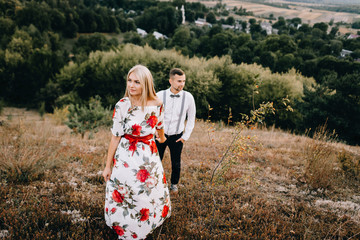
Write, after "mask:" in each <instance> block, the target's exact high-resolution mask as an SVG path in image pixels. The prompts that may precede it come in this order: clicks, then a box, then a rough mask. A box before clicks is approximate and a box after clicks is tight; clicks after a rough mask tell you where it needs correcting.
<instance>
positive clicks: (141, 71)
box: [103, 65, 196, 239]
mask: <svg viewBox="0 0 360 240" xmlns="http://www.w3.org/2000/svg"><path fill="white" fill-rule="evenodd" d="M169 75H170V76H169V82H170V88H168V89H166V90H162V91H160V92H158V93H156V92H155V89H154V83H153V77H152V75H151V73H150V71H149V69H148V68H146V67H145V66H143V65H136V66H134V67H133V68H131V69H130V71H129V72H128V75H127V79H126V80H127V84H126V91H125V96H124V98H122V99H120V100H119V101H118V102H117V103H116V105H115V109H114V113H113V126H112V128H111V132H112V136H111V140H110V144H109V148H108V153H107V159H106V166H105V169H104V171H103V177H104V179H105V181H106V191H105V192H106V196H105V220H106V224H107V225H108V226H109V227H111V228H113V229H114V230H115V231H116V233H117V234H118V237H119V239H145V238H146V236H147V235H148V234H149V233H151V232H152V231H153V230H154V229H155V228H156V227H158V226H160V225H161V224H162V223H163V222H164V220H165V219H166V218H168V217H169V216H170V212H171V204H170V193H169V189H168V183H167V181H166V177H165V172H164V169H163V166H162V164H161V160H162V159H163V156H164V151H165V149H166V147H167V146H168V147H169V149H170V156H171V167H172V171H171V185H170V192H174V193H177V191H178V183H179V178H180V169H181V151H182V148H183V144H184V142H185V141H186V140H188V139H189V137H190V134H191V132H192V130H193V128H194V125H195V114H196V108H195V101H194V98H193V96H192V95H191V93H189V92H187V91H184V90H183V88H184V86H185V81H186V76H185V73H184V72H183V71H182V70H181V69H179V68H174V69H172V70H170V74H169ZM186 118H187V122H186V126H185V120H186ZM112 163H113V166H112V167H111V165H112Z"/></svg>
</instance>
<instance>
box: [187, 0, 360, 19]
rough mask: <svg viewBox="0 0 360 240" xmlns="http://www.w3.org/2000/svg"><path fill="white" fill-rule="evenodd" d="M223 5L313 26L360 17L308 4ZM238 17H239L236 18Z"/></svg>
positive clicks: (234, 1) (230, 0) (232, 1)
mask: <svg viewBox="0 0 360 240" xmlns="http://www.w3.org/2000/svg"><path fill="white" fill-rule="evenodd" d="M189 2H201V3H202V4H204V5H206V6H208V7H213V6H215V4H217V3H218V2H217V1H198V0H189ZM222 3H223V4H226V6H227V7H228V8H230V9H233V8H234V7H238V8H240V7H242V8H245V9H246V10H247V11H250V12H253V13H254V15H255V16H256V17H265V18H267V17H269V15H270V14H273V16H274V17H275V18H278V17H279V16H282V17H284V18H285V19H292V18H296V17H299V18H301V19H302V22H303V23H308V24H314V23H317V22H327V23H328V22H330V20H332V19H333V20H334V22H348V23H352V22H353V20H354V19H359V18H360V15H358V14H352V13H344V12H330V11H324V10H317V9H311V8H310V7H309V5H310V4H305V3H291V5H290V9H286V8H278V7H272V6H268V5H263V4H258V3H251V2H246V1H241V0H223V1H222ZM272 3H285V4H288V5H289V4H290V3H289V2H284V1H281V0H274V1H272ZM238 17H239V16H238Z"/></svg>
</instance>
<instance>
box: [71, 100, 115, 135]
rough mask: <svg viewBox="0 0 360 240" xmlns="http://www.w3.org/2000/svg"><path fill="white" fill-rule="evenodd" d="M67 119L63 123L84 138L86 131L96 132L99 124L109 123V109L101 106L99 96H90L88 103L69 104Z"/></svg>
mask: <svg viewBox="0 0 360 240" xmlns="http://www.w3.org/2000/svg"><path fill="white" fill-rule="evenodd" d="M68 110H69V114H68V121H67V122H65V124H66V125H67V126H68V127H69V128H70V129H71V130H72V131H73V133H75V134H81V137H82V138H84V135H85V133H86V132H88V131H89V132H90V135H89V138H91V136H92V133H93V132H97V131H98V128H99V127H100V126H110V125H111V111H110V110H109V109H105V108H103V107H102V106H101V98H100V97H99V96H95V97H94V98H90V100H89V104H88V105H79V104H75V105H74V104H70V106H69V108H68Z"/></svg>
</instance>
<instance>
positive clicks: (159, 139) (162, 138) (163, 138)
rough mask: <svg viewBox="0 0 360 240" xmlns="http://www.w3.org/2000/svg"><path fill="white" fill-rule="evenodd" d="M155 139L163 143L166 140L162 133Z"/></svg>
mask: <svg viewBox="0 0 360 240" xmlns="http://www.w3.org/2000/svg"><path fill="white" fill-rule="evenodd" d="M156 140H157V141H158V142H159V143H164V142H165V141H166V137H165V136H164V135H163V136H160V137H158V138H156Z"/></svg>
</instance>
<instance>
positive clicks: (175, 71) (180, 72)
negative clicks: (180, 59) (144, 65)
mask: <svg viewBox="0 0 360 240" xmlns="http://www.w3.org/2000/svg"><path fill="white" fill-rule="evenodd" d="M184 74H185V73H184V71H183V70H181V69H180V68H173V69H171V70H170V74H169V75H170V78H172V77H173V76H175V75H179V76H182V75H184Z"/></svg>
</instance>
